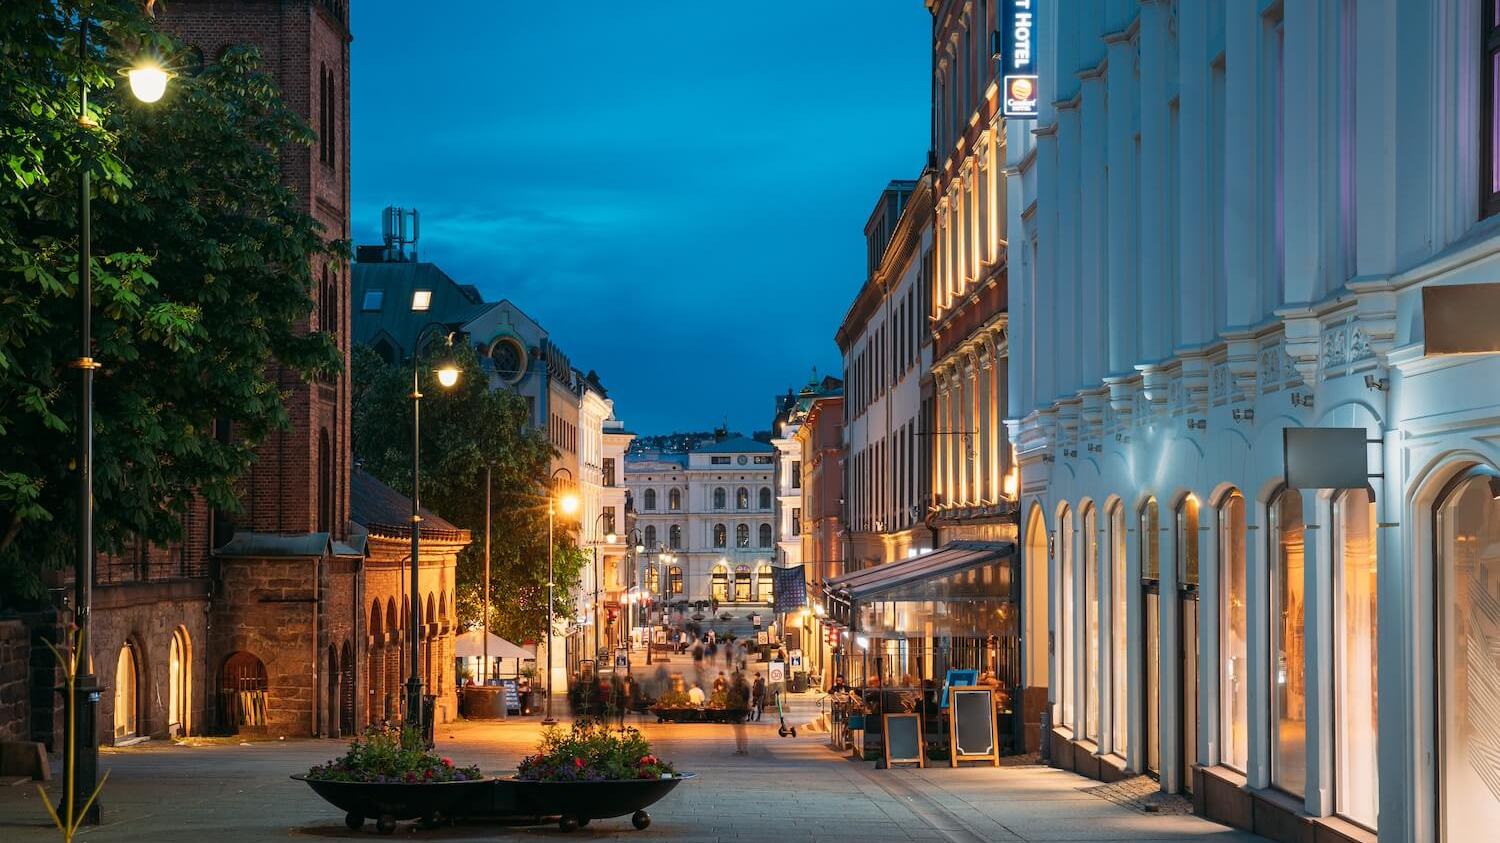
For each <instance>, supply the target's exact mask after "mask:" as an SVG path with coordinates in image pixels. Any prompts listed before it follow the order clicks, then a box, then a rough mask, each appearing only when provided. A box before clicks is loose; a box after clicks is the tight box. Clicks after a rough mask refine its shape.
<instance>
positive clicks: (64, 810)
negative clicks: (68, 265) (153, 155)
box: [59, 0, 173, 826]
mask: <svg viewBox="0 0 1500 843" xmlns="http://www.w3.org/2000/svg"><path fill="white" fill-rule="evenodd" d="M154 3H155V0H148V2H147V3H146V14H147V15H148V16H150V17H155V13H154V12H153V11H152V8H151V7H152V6H153V5H154ZM88 54H89V15H88V11H87V10H84V11H83V12H82V13H80V14H79V16H78V60H79V71H78V128H79V130H80V134H82V133H86V132H88V131H89V130H90V129H96V128H98V126H99V124H98V123H96V122H95V121H94V118H93V117H92V116H90V115H89V109H88V106H89V87H88V80H87V78H86V77H85V74H84V70H83V69H84V67H85V66H86V64H87V62H88ZM124 72H125V73H126V75H127V76H128V77H129V78H130V81H131V86H130V87H131V90H132V92H134V94H135V96H136V98H137V99H139V100H140V101H141V102H146V103H152V102H156V101H157V100H159V99H161V96H162V94H163V93H165V92H166V90H167V82H168V80H170V79H171V77H172V76H173V74H171V73H169V72H168V71H166V70H163V69H162V68H161V66H160V65H158V64H156V63H155V62H154V61H147V60H138V61H137V63H136V66H135V67H133V68H131V69H128V70H126V71H124ZM137 78H139V80H140V85H139V87H138V86H137V84H136V80H137ZM79 147H80V150H81V155H80V158H79V162H78V300H79V309H80V312H81V319H80V321H79V331H78V335H79V355H78V359H76V360H74V361H72V362H71V363H69V364H68V365H69V366H70V367H71V368H74V369H77V370H78V372H79V375H80V382H79V391H78V537H77V541H76V542H75V544H76V545H77V547H76V549H77V551H78V558H77V567H76V569H75V570H74V572H73V622H74V624H75V625H77V627H78V631H77V636H76V638H75V639H74V640H75V644H74V646H75V647H77V648H79V649H81V650H83V651H84V652H87V648H88V647H90V646H91V643H92V642H90V641H89V640H88V631H89V614H90V612H91V611H92V609H93V605H94V370H95V369H97V368H99V365H100V364H99V362H98V361H96V360H94V357H93V353H94V332H93V322H92V319H93V309H94V289H93V288H94V278H93V254H92V252H93V233H92V231H91V230H90V227H89V223H90V211H89V194H90V192H91V189H90V184H89V171H90V170H91V169H92V168H93V164H94V161H93V156H92V155H90V153H89V149H90V145H89V144H88V143H81V144H80V145H79ZM79 655H80V654H79V653H78V652H74V653H73V659H74V664H75V665H76V666H77V667H79V668H81V669H82V673H80V674H79V675H78V679H77V682H76V683H75V684H74V688H73V695H72V697H71V698H70V699H68V700H66V701H65V704H66V705H67V707H68V711H67V716H68V726H67V731H66V737H65V743H66V747H65V752H64V753H63V763H64V764H66V765H68V766H69V767H70V768H71V769H69V770H68V771H67V773H66V776H65V779H64V780H65V781H67V782H68V783H69V785H68V787H67V788H66V789H65V792H64V794H63V804H62V805H61V806H60V810H59V813H60V814H63V815H65V816H66V817H67V820H68V824H69V825H70V826H71V825H74V824H76V823H79V822H84V823H88V824H90V825H97V824H98V823H99V822H100V820H101V819H102V817H103V810H102V808H101V807H100V804H99V800H98V799H94V800H93V801H92V802H90V803H88V805H87V807H86V808H84V809H83V810H81V811H80V810H78V808H79V807H80V806H77V805H75V800H74V798H73V795H74V793H77V792H82V793H86V794H93V793H94V790H95V782H96V781H97V780H98V778H99V727H98V719H99V710H98V707H99V695H100V692H101V691H102V690H103V689H102V688H100V687H99V686H98V684H97V680H96V679H95V677H94V670H93V662H92V660H90V659H89V658H87V657H84V658H79V657H78V656H79ZM80 788H81V790H80Z"/></svg>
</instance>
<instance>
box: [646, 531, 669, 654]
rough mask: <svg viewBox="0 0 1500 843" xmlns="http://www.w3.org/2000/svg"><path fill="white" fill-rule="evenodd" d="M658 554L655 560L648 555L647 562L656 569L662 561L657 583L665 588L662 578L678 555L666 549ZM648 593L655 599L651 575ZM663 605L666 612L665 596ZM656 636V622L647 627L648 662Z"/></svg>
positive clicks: (657, 574)
mask: <svg viewBox="0 0 1500 843" xmlns="http://www.w3.org/2000/svg"><path fill="white" fill-rule="evenodd" d="M637 547H639V545H637ZM653 552H654V549H653ZM656 555H658V556H659V557H660V559H658V560H653V559H652V558H651V557H650V556H647V557H646V564H647V565H650V566H652V568H653V570H655V569H656V565H657V563H658V562H660V563H661V569H660V570H656V584H657V587H658V589H665V588H666V586H663V585H662V578H663V577H664V576H666V573H667V571H668V570H669V567H668V566H670V565H671V564H672V562H673V561H674V560H675V559H676V557H675V556H673V555H672V554H671V553H670V552H668V551H665V550H663V551H661V552H660V553H658V554H656ZM646 593H648V594H650V595H651V596H652V598H653V599H654V598H655V597H656V594H655V592H653V591H652V589H651V578H650V577H649V576H648V577H646ZM662 605H663V609H662V612H663V613H664V614H665V612H666V609H665V605H666V600H665V598H663V600H662ZM655 637H656V625H655V624H651V625H650V626H648V627H647V629H646V664H651V645H652V643H654V640H655Z"/></svg>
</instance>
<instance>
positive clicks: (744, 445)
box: [693, 436, 776, 454]
mask: <svg viewBox="0 0 1500 843" xmlns="http://www.w3.org/2000/svg"><path fill="white" fill-rule="evenodd" d="M775 450H776V447H775V446H773V445H771V444H770V443H768V442H760V441H757V440H755V439H747V438H746V437H744V436H736V437H734V438H732V439H725V440H724V441H722V442H715V443H713V444H712V445H703V446H701V447H698V448H694V449H693V453H695V454H769V453H773V452H774V451H775Z"/></svg>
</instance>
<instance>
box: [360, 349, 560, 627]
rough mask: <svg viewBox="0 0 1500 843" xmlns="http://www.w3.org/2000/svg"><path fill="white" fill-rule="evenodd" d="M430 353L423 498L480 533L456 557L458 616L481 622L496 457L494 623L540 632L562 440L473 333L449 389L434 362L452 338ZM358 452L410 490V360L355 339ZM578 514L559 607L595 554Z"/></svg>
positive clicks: (425, 367) (386, 478)
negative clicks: (497, 381) (474, 343)
mask: <svg viewBox="0 0 1500 843" xmlns="http://www.w3.org/2000/svg"><path fill="white" fill-rule="evenodd" d="M435 345H436V346H437V347H438V348H436V349H434V350H433V352H432V353H429V354H427V355H425V356H423V358H422V364H421V366H420V367H419V371H420V372H421V373H422V380H421V382H420V383H421V392H422V506H423V508H425V509H428V510H431V511H432V512H435V513H437V514H439V515H441V516H442V517H443V518H445V519H447V520H448V521H451V522H452V523H454V524H455V525H457V526H459V527H461V528H463V529H466V530H469V531H470V532H471V533H472V535H473V539H474V541H473V543H472V544H470V545H469V547H467V548H466V549H465V550H464V551H463V553H462V554H460V555H459V558H458V571H457V583H456V591H457V594H456V600H457V604H458V616H459V621H460V623H462V624H464V625H465V626H475V625H478V624H479V622H480V619H481V617H482V615H481V612H482V605H483V602H484V601H483V589H484V492H485V467H486V466H489V467H490V490H491V491H490V495H491V512H492V515H493V518H492V521H491V527H490V529H491V539H490V543H491V568H490V577H491V581H490V595H491V601H490V629H491V630H492V631H493V632H494V633H495V634H496V635H499V636H501V637H503V638H507V639H509V640H512V641H517V642H521V641H534V640H538V639H539V638H540V637H541V636H542V633H543V631H544V630H545V629H546V626H547V624H546V617H547V496H546V489H547V484H548V481H549V475H548V470H549V467H550V462H551V459H552V457H553V456H555V455H556V451H555V450H553V448H552V445H551V443H549V442H548V441H547V437H546V436H545V435H544V434H543V433H542V432H541V431H539V430H535V429H533V428H532V427H531V426H530V412H529V410H528V409H527V407H526V402H525V401H524V400H523V399H522V398H521V397H520V396H518V395H516V394H515V393H513V392H509V391H507V390H494V389H490V387H489V376H488V375H487V374H486V373H485V372H484V371H483V370H482V369H481V368H480V366H479V360H478V359H477V358H476V357H475V354H474V351H473V349H472V348H471V347H470V346H469V344H468V343H465V342H458V343H456V344H455V347H454V350H453V351H454V357H455V358H456V359H457V361H458V364H459V366H460V370H461V371H460V375H459V380H458V383H457V384H456V385H454V386H453V387H452V388H450V389H444V388H443V387H441V386H439V385H438V384H437V380H436V378H435V377H434V376H433V374H432V371H433V368H434V363H435V361H436V359H437V356H438V354H439V353H441V352H440V349H441V347H442V346H443V343H442V342H441V341H439V342H437V343H436V344H435ZM352 357H353V362H352V364H351V366H352V368H351V374H352V376H353V380H354V399H353V428H354V430H353V434H354V456H355V459H356V460H357V461H359V462H360V463H361V465H362V467H363V468H364V469H365V470H366V471H368V472H370V473H371V474H372V475H374V476H375V477H376V478H377V479H378V480H380V481H381V482H383V483H385V484H386V485H388V486H390V487H391V488H393V489H396V490H397V491H399V492H401V493H402V494H405V495H410V494H411V397H410V396H411V385H412V370H411V368H410V366H401V367H396V366H391V365H389V364H387V363H386V362H385V361H384V360H382V359H381V358H380V356H379V355H377V354H376V353H375V352H374V351H373V350H371V349H369V348H366V347H364V346H356V347H355V349H354V353H353V355H352ZM577 529H578V525H577V523H576V522H573V521H572V520H570V519H569V518H567V517H566V516H563V515H561V514H559V515H558V516H557V518H556V520H555V526H554V538H555V541H556V543H557V548H556V557H555V559H554V563H553V569H554V573H555V577H556V579H555V582H556V587H555V591H554V594H555V600H554V603H553V611H554V612H555V613H556V615H557V616H558V617H559V618H568V617H570V616H571V609H572V607H571V606H570V604H569V600H568V597H569V595H570V594H571V593H572V592H573V590H574V589H575V588H577V587H578V584H579V581H580V574H581V572H582V570H583V565H584V561H585V558H586V555H585V553H584V552H583V551H582V550H581V549H579V548H578V547H577V545H576V542H575V538H574V537H575V536H576V533H577Z"/></svg>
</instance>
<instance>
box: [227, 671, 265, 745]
mask: <svg viewBox="0 0 1500 843" xmlns="http://www.w3.org/2000/svg"><path fill="white" fill-rule="evenodd" d="M268 687H269V682H268V681H267V678H266V666H265V664H264V663H263V662H262V661H261V660H260V659H258V658H256V657H255V656H254V655H251V654H250V653H246V652H243V651H242V652H238V653H234V654H232V655H231V656H230V657H229V658H227V659H225V660H224V667H223V669H222V670H221V671H220V672H219V720H220V725H221V726H223V727H224V728H225V729H227V730H229V731H237V730H241V729H260V728H264V727H265V725H266V692H267V689H268Z"/></svg>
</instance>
